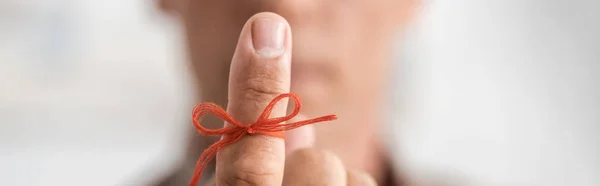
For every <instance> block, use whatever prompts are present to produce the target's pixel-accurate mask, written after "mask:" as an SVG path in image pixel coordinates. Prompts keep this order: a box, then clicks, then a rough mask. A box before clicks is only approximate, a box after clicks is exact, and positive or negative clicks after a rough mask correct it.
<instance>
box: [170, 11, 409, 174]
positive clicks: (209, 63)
mask: <svg viewBox="0 0 600 186" xmlns="http://www.w3.org/2000/svg"><path fill="white" fill-rule="evenodd" d="M413 1H415V0H220V1H214V0H170V1H165V2H163V5H164V6H165V7H167V8H169V7H170V8H171V9H174V10H176V11H177V12H179V13H180V15H181V17H182V19H183V23H184V24H185V28H186V33H187V37H188V44H189V55H190V57H191V62H192V67H193V68H194V70H195V72H196V77H197V79H198V82H199V83H200V89H201V90H200V92H201V94H202V99H203V101H213V102H217V103H219V104H221V105H224V104H225V103H226V96H227V90H226V89H227V82H228V80H227V78H228V75H229V63H230V61H231V57H232V55H233V52H234V50H235V46H236V42H237V40H238V36H239V33H240V30H241V28H242V26H243V24H244V23H245V22H246V20H247V19H248V18H249V17H250V16H252V15H254V14H256V13H258V12H264V11H268V12H274V13H277V14H279V15H281V16H283V17H284V18H286V19H287V20H288V22H289V23H290V25H291V28H292V37H293V52H292V84H291V89H292V92H293V93H296V94H298V95H300V97H301V98H302V101H303V106H304V107H303V110H302V114H304V115H306V116H308V117H313V116H320V115H323V114H329V113H335V114H337V115H338V116H339V118H340V119H339V120H338V121H336V122H334V123H330V124H329V123H328V124H323V125H317V126H316V127H317V129H316V130H317V134H316V135H317V142H316V143H317V146H318V147H322V148H327V149H330V150H332V151H334V152H336V153H338V154H339V155H340V157H341V158H342V159H343V160H344V161H345V163H346V164H347V165H348V166H351V167H359V168H363V169H367V170H369V169H375V168H374V167H376V166H375V165H373V163H370V162H368V159H377V158H376V157H375V156H376V155H374V154H369V153H370V152H373V150H367V149H365V148H367V147H371V148H372V147H373V146H376V145H375V144H374V143H376V142H374V140H372V139H376V138H373V136H374V135H375V131H376V130H377V126H378V125H379V124H380V123H381V122H383V121H381V120H380V119H379V118H380V115H378V113H379V111H381V110H380V109H381V107H382V106H383V105H381V103H380V102H383V101H385V100H383V97H384V93H385V92H386V91H387V90H388V89H387V85H388V82H387V81H386V78H387V76H388V75H389V73H390V72H389V69H390V59H389V57H390V48H391V45H392V39H393V37H394V35H395V34H397V33H399V32H400V31H401V30H402V27H403V26H404V25H405V22H406V21H407V19H408V17H409V15H410V14H411V13H412V12H411V11H412V9H413V8H414V2H413ZM215 123H218V124H217V125H222V122H215Z"/></svg>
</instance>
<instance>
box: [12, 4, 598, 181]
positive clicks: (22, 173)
mask: <svg viewBox="0 0 600 186" xmlns="http://www.w3.org/2000/svg"><path fill="white" fill-rule="evenodd" d="M598 8H600V1H597V0H543V1H542V0H504V1H492V0H452V1H442V0H437V1H436V0H432V1H425V2H424V3H423V7H422V12H421V17H420V18H419V19H418V20H417V21H415V23H414V25H413V26H412V28H411V30H410V31H409V32H408V33H404V34H403V35H402V36H401V37H403V38H405V39H404V40H403V42H398V49H397V57H396V60H397V69H396V70H397V73H396V77H395V78H396V80H397V81H396V83H395V84H394V85H392V86H394V88H395V92H394V96H395V103H396V104H394V105H392V106H390V109H389V110H390V112H391V113H392V114H391V115H393V116H394V117H393V118H390V120H391V121H393V122H392V125H390V127H391V128H392V129H393V130H388V131H387V132H388V133H389V135H388V142H389V144H388V145H390V146H391V147H392V149H393V151H394V152H393V153H394V154H395V155H397V156H399V157H400V156H402V159H403V161H402V162H397V163H399V164H402V165H403V167H406V169H407V170H410V172H411V174H414V175H412V176H415V177H423V178H426V177H435V178H439V179H446V178H447V179H458V180H459V181H460V180H462V179H464V180H469V181H468V182H470V183H482V184H479V185H516V186H520V185H523V186H538V185H539V186H542V185H543V186H547V185H556V186H563V185H577V186H597V185H600V158H598V157H600V136H599V135H598V133H599V132H600V35H599V34H598V33H600V11H598ZM177 24H178V23H177V22H176V20H175V19H173V18H170V17H168V16H165V15H162V14H161V13H159V12H158V11H157V10H156V8H155V6H154V3H153V2H152V1H149V0H129V1H122V0H104V1H82V0H0V185H16V186H20V185H28V186H29V185H82V184H83V185H147V184H148V181H150V180H152V179H153V177H156V176H159V175H162V174H164V173H166V172H169V171H170V170H171V169H173V168H174V166H175V165H174V164H175V162H176V160H177V159H178V158H179V157H181V156H183V153H184V152H183V150H184V148H186V147H185V139H184V135H185V133H184V131H186V130H191V127H190V126H191V125H190V122H189V112H190V109H191V107H192V106H193V105H194V104H195V100H194V99H193V95H195V93H194V92H193V91H194V90H195V89H194V87H193V86H194V82H192V81H191V79H190V78H189V77H190V72H188V71H187V70H186V69H187V66H186V65H187V63H186V56H185V54H184V53H183V52H185V48H184V47H185V46H184V45H183V41H184V40H183V38H182V34H181V30H180V28H179V26H178V25H177ZM425 172H427V173H425ZM431 172H434V174H435V175H431ZM436 173H439V174H436ZM446 175H449V176H448V177H445V176H446ZM476 185H477V184H476Z"/></svg>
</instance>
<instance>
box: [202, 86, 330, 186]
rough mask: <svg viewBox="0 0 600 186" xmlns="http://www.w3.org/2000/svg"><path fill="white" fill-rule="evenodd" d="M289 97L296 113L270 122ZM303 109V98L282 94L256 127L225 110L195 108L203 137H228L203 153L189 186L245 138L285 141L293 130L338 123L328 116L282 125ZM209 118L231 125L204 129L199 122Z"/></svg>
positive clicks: (204, 105)
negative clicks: (255, 136) (217, 157)
mask: <svg viewBox="0 0 600 186" xmlns="http://www.w3.org/2000/svg"><path fill="white" fill-rule="evenodd" d="M287 97H289V98H291V99H292V100H293V101H294V102H295V103H296V104H295V107H294V111H293V112H292V113H291V114H290V115H287V116H283V117H277V118H269V116H270V115H271V112H272V111H273V108H274V107H275V104H277V102H279V101H281V100H282V99H284V98H287ZM301 106H302V104H301V103H300V98H298V96H297V95H295V94H291V93H287V94H281V95H279V96H277V97H275V99H273V101H271V103H269V105H267V107H266V108H265V110H264V111H263V113H262V114H261V115H260V116H259V117H258V119H256V121H255V122H254V123H250V124H248V125H244V124H242V123H240V122H239V121H237V120H235V119H233V118H232V117H231V116H230V115H229V114H227V112H226V111H225V110H223V109H222V108H221V107H219V106H217V105H215V104H214V103H201V104H198V105H196V106H195V107H194V110H193V111H192V121H193V122H194V126H195V127H196V130H198V132H200V134H203V135H225V137H224V138H223V139H221V140H220V141H218V142H216V143H215V144H213V145H211V146H210V147H208V149H206V150H204V152H203V153H202V155H201V156H200V159H199V160H198V163H196V169H195V170H194V176H192V180H191V181H190V186H196V185H197V184H198V182H199V181H200V177H201V176H202V173H203V172H204V169H205V168H206V166H207V165H208V162H210V161H211V160H212V159H213V158H214V157H215V155H217V152H219V151H220V150H221V149H222V148H223V147H225V146H227V145H230V144H232V143H234V142H236V141H237V140H239V139H240V138H242V137H243V136H244V135H246V134H263V135H269V136H273V137H278V138H282V139H284V138H285V135H284V133H283V132H284V131H287V130H292V129H295V128H298V127H301V126H304V125H309V124H313V123H318V122H322V121H331V120H336V119H337V117H336V116H335V115H327V116H322V117H318V118H313V119H309V120H304V121H298V122H292V123H286V124H280V123H282V122H286V121H288V120H290V119H292V118H294V117H295V116H296V115H298V113H299V112H300V107H301ZM206 114H213V115H215V116H217V117H219V118H221V119H223V120H225V121H226V122H227V123H230V124H232V125H231V126H228V127H225V128H221V129H207V128H204V127H202V125H201V124H200V119H201V118H202V116H204V115H206Z"/></svg>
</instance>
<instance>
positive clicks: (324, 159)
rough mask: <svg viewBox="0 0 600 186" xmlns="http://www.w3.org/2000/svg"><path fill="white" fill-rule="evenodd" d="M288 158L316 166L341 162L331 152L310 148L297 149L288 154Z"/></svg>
mask: <svg viewBox="0 0 600 186" xmlns="http://www.w3.org/2000/svg"><path fill="white" fill-rule="evenodd" d="M290 159H292V160H295V161H300V162H304V163H306V164H310V165H314V166H316V167H321V166H328V165H331V164H338V163H339V164H341V162H340V160H339V158H338V157H337V156H336V155H335V154H333V153H332V152H329V151H325V150H319V149H312V148H307V149H299V150H297V151H295V152H294V153H293V154H291V155H290Z"/></svg>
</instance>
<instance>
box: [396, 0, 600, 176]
mask: <svg viewBox="0 0 600 186" xmlns="http://www.w3.org/2000/svg"><path fill="white" fill-rule="evenodd" d="M598 8H600V1H595V0H577V1H568V0H544V1H542V0H538V1H535V0H504V1H492V0H470V1H469V0H454V1H442V0H438V1H436V2H434V3H426V5H425V7H424V12H425V16H424V17H423V18H422V22H421V23H419V24H418V25H417V26H416V28H415V32H413V33H411V34H412V35H411V36H412V37H413V38H411V40H410V42H409V43H407V46H408V49H407V50H406V51H405V52H404V53H403V54H404V55H402V56H404V57H403V58H402V59H401V62H400V63H399V69H398V70H399V72H398V92H397V95H399V98H398V99H397V104H398V105H397V108H396V111H397V115H396V116H397V117H396V123H395V124H396V127H395V128H396V130H397V132H399V133H397V134H396V135H394V137H393V139H395V140H396V141H399V142H401V144H400V146H401V147H402V148H397V149H402V150H397V153H402V154H403V156H404V157H405V162H404V163H408V164H411V166H412V167H413V169H420V170H424V172H431V171H434V172H436V173H434V174H441V175H438V176H440V177H445V176H449V177H452V179H458V180H459V182H461V181H465V183H469V182H471V183H474V185H527V186H537V185H539V186H550V185H555V186H564V185H577V186H593V185H600V160H599V157H600V136H599V135H598V134H599V133H600V11H598ZM439 172H443V173H439ZM413 174H416V175H419V176H421V177H430V175H429V176H426V175H422V174H424V173H421V172H420V171H416V172H413Z"/></svg>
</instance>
